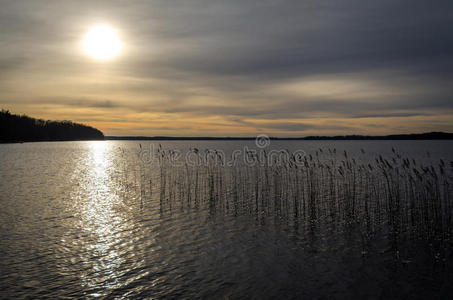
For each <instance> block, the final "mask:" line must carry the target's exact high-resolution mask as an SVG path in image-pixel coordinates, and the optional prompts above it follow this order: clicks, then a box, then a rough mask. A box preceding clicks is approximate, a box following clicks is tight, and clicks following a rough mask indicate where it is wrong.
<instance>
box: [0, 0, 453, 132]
mask: <svg viewBox="0 0 453 300" xmlns="http://www.w3.org/2000/svg"><path fill="white" fill-rule="evenodd" d="M281 2H282V3H280V2H278V1H274V2H268V1H263V2H261V3H257V2H250V1H229V2H226V1H223V2H222V1H202V0H188V1H185V2H183V1H175V2H174V3H169V2H168V1H163V0H160V1H147V2H143V1H130V2H128V4H127V5H126V4H125V2H122V1H96V2H95V3H92V4H91V5H90V4H89V3H91V2H89V1H77V2H74V1H66V0H63V1H56V0H49V1H39V0H38V1H33V2H30V1H23V0H19V1H5V3H4V4H3V3H2V4H3V6H2V10H1V12H0V107H1V108H4V109H9V110H10V111H11V112H12V113H19V114H23V113H25V114H28V115H30V116H32V117H38V118H44V119H57V120H63V119H67V120H72V121H75V122H81V123H85V124H88V125H92V126H94V127H96V128H99V129H100V130H102V131H103V132H104V134H106V135H149V136H154V135H170V136H252V135H255V134H259V133H266V134H268V135H273V136H306V135H337V134H369V135H375V134H393V133H409V132H427V131H450V132H451V131H453V102H452V101H451V97H452V94H453V91H452V89H451V87H450V82H451V77H452V70H453V69H452V68H450V67H451V64H452V61H453V60H452V59H451V56H452V55H453V54H452V53H453V51H451V50H452V49H453V38H452V36H451V34H449V32H448V30H447V27H448V25H451V17H449V16H448V15H445V13H444V9H445V8H444V9H442V8H440V7H434V6H433V7H423V6H417V5H415V6H414V5H413V6H411V8H410V9H409V10H407V9H406V10H404V9H403V8H405V7H404V6H400V5H395V4H392V2H390V1H383V2H382V3H381V4H380V5H379V6H372V5H371V4H370V3H368V2H367V3H368V4H367V5H365V4H363V2H360V1H350V3H349V2H348V3H347V4H345V5H344V6H342V7H337V6H335V5H334V4H329V3H323V4H320V3H315V2H313V1H300V2H294V1H281ZM283 2H284V3H283ZM350 7H354V8H355V10H349V8H350ZM406 8H407V7H406ZM345 12H347V14H346V15H345V14H344V13H345ZM389 12H392V13H391V14H390V13H389ZM418 16H423V17H421V18H417V17H418ZM382 18H386V22H385V24H386V25H385V26H384V25H382V24H381V23H380V22H378V21H380V20H382ZM434 32H435V33H436V35H431V34H430V33H434Z"/></svg>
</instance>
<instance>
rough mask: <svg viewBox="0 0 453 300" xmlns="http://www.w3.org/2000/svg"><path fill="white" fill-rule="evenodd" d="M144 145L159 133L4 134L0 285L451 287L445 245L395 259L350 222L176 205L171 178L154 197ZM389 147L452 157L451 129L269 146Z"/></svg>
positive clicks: (363, 290)
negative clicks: (168, 189)
mask: <svg viewBox="0 0 453 300" xmlns="http://www.w3.org/2000/svg"><path fill="white" fill-rule="evenodd" d="M139 144H141V147H142V153H143V150H144V149H146V150H149V149H155V148H153V147H156V148H157V144H159V143H150V142H144V141H142V142H132V141H121V142H118V141H105V142H61V143H26V144H4V145H0V158H1V160H0V204H1V206H0V207H1V209H0V297H1V298H40V297H42V298H65V297H69V298H85V297H86V298H98V297H101V298H130V297H138V298H143V297H156V298H161V297H169V298H212V299H218V298H227V299H228V298H232V299H247V298H257V299H273V298H277V297H278V298H301V297H305V298H307V299H350V298H351V297H355V298H360V299H379V298H382V299H390V298H419V299H423V298H426V297H430V298H432V299H436V298H439V299H442V298H444V297H445V295H449V294H447V293H449V291H450V283H451V282H452V278H453V277H452V274H451V272H450V270H451V269H450V268H449V265H450V264H449V260H448V258H443V259H442V260H436V259H432V258H431V257H430V256H425V255H418V254H413V255H412V256H411V257H404V258H401V259H395V253H392V252H391V251H389V250H388V249H389V241H388V239H387V238H386V233H385V232H384V233H383V234H381V235H376V236H374V237H373V238H372V239H371V240H370V247H369V248H368V251H367V252H366V254H365V253H364V251H363V245H362V243H361V240H360V235H359V234H358V232H357V230H355V229H354V227H352V228H351V230H347V231H345V230H343V229H341V228H337V227H335V226H334V225H329V224H328V223H327V225H326V226H313V227H310V226H308V225H307V226H306V225H304V224H298V225H297V226H295V224H294V222H293V221H289V220H288V218H287V217H286V216H285V215H284V214H282V215H274V214H267V215H265V216H262V217H260V218H257V217H256V216H255V215H254V214H250V213H245V211H240V212H239V213H231V211H232V210H231V208H230V209H229V210H228V209H222V210H220V209H217V210H214V211H213V210H212V207H211V208H210V207H209V206H208V205H203V203H200V204H199V205H190V206H188V205H181V203H182V202H181V201H179V200H180V199H177V198H178V197H182V196H181V194H180V193H177V192H176V191H175V193H173V194H171V195H172V196H171V197H173V198H171V197H170V200H169V199H164V201H162V198H161V195H160V191H159V187H158V186H159V182H160V176H161V173H160V171H159V170H160V169H159V167H158V166H157V165H156V163H155V162H154V161H153V162H150V161H146V164H145V163H144V161H143V157H141V160H140V159H139V158H140V157H139V155H138V153H139V150H140V145H139ZM160 144H162V147H163V148H164V149H180V150H182V153H186V152H185V151H187V150H188V149H190V148H193V147H197V148H199V149H200V150H201V149H205V148H210V149H220V150H223V151H224V153H225V156H226V157H227V158H229V157H231V154H232V152H233V151H234V150H238V149H239V150H241V151H243V150H244V149H245V147H247V149H248V150H250V149H257V147H256V145H255V143H254V142H253V141H241V142H237V141H209V142H205V141H190V142H184V141H177V142H174V141H167V142H160ZM151 145H154V146H151ZM392 147H394V148H396V149H398V151H399V152H401V153H403V154H404V155H407V156H408V157H411V158H415V159H416V161H417V162H420V163H426V164H427V163H433V164H434V163H437V162H438V160H439V159H440V158H443V159H444V160H445V161H446V162H447V163H449V162H450V161H452V160H453V154H452V153H453V142H451V141H272V143H271V145H270V146H269V147H267V148H266V149H267V150H271V149H288V150H289V151H290V152H294V151H296V150H303V151H304V152H305V153H306V154H307V155H309V154H312V155H315V152H316V151H317V149H319V148H323V149H327V148H331V149H333V148H336V150H337V151H338V152H339V153H342V152H343V151H344V150H346V151H348V153H349V155H350V156H353V157H356V158H357V160H361V161H367V160H370V161H371V160H373V159H374V157H375V156H376V155H379V154H382V155H383V156H389V155H391V153H392ZM361 149H363V150H364V151H365V154H363V153H361ZM258 150H259V149H258ZM175 176H176V175H175ZM225 195H226V196H225V197H231V194H229V193H228V192H225ZM172 199H173V200H172ZM422 247H423V246H421V248H422Z"/></svg>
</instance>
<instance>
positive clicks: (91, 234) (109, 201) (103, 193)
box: [75, 141, 124, 288]
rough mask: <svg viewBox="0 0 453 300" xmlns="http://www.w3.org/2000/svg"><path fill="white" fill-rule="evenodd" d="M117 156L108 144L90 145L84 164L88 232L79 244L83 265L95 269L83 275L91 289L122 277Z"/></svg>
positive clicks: (82, 203)
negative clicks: (114, 178) (115, 162)
mask: <svg viewBox="0 0 453 300" xmlns="http://www.w3.org/2000/svg"><path fill="white" fill-rule="evenodd" d="M112 159H113V153H112V147H111V145H110V144H109V143H108V142H106V141H96V142H88V144H87V155H86V157H85V158H84V160H83V162H82V165H81V166H80V167H81V168H83V171H84V176H83V179H82V182H80V186H79V190H78V192H77V204H78V205H79V207H80V213H81V218H80V223H81V224H80V226H81V227H82V228H81V229H82V230H83V231H84V232H85V233H86V235H84V236H83V237H81V238H80V239H77V240H76V241H75V242H76V243H78V247H79V248H80V252H79V253H80V255H81V257H80V258H81V263H82V264H84V265H88V266H91V268H87V269H86V271H85V272H83V274H82V275H81V279H82V281H83V282H84V283H85V284H86V285H87V286H89V287H99V286H102V287H104V288H106V287H111V286H112V285H115V284H116V283H117V279H118V278H120V276H121V275H122V274H121V271H120V269H121V264H123V263H124V259H123V258H122V257H121V256H120V254H119V252H118V244H119V240H120V238H121V236H120V235H121V232H122V231H124V228H123V224H124V220H123V216H122V214H121V212H120V209H119V208H120V206H121V203H120V199H119V197H118V195H117V193H116V192H115V186H114V185H115V181H114V180H112V177H111V172H112V170H113V167H114V166H113V161H112Z"/></svg>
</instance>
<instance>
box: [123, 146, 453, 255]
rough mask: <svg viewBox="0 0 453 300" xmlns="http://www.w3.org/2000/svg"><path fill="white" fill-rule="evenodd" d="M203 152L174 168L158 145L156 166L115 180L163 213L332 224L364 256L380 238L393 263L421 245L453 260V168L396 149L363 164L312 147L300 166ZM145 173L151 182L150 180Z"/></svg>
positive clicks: (304, 226)
mask: <svg viewBox="0 0 453 300" xmlns="http://www.w3.org/2000/svg"><path fill="white" fill-rule="evenodd" d="M122 151H124V150H122ZM206 151H211V152H212V153H214V155H208V156H206V155H203V154H205V153H203V151H199V150H198V149H197V151H196V153H197V155H198V160H199V162H200V163H199V164H195V165H192V164H188V163H187V162H186V163H183V164H181V165H175V163H174V161H173V159H172V152H173V150H164V149H162V147H160V146H159V148H158V151H157V156H158V165H152V166H147V165H145V164H140V163H138V164H137V167H136V168H134V172H135V174H136V175H132V176H131V175H130V176H129V179H127V180H126V181H124V180H125V178H126V177H127V175H122V177H121V178H122V180H123V182H127V185H128V186H129V187H131V186H133V187H135V188H136V189H138V190H139V191H140V192H139V194H140V197H141V200H140V201H141V202H142V204H143V203H146V201H149V200H150V199H158V200H159V203H160V209H161V210H162V211H168V212H171V211H172V210H175V209H179V210H182V211H184V210H188V209H206V210H208V211H209V213H211V214H228V215H234V216H239V215H249V216H252V217H253V218H255V219H256V220H257V221H263V222H264V221H265V219H267V218H278V219H280V220H284V221H285V222H286V223H287V224H292V226H294V227H297V230H298V231H299V232H303V230H306V231H307V232H313V228H316V227H318V228H319V227H323V226H326V227H332V226H333V227H335V228H342V230H343V231H345V232H346V231H349V232H356V233H357V235H358V239H359V240H360V243H361V247H362V253H363V254H366V253H367V252H368V250H369V247H370V244H371V242H372V240H373V238H374V237H375V236H376V235H378V234H379V235H381V236H385V237H386V238H387V239H388V242H389V245H390V249H388V251H391V252H392V253H393V255H394V256H395V258H398V259H399V258H400V256H401V257H402V253H404V252H408V251H409V250H410V249H416V248H417V249H418V248H420V247H425V248H426V249H427V251H428V252H430V253H431V254H432V258H433V259H435V260H436V261H440V260H443V261H445V260H446V259H447V258H448V257H450V256H451V250H450V249H452V246H453V244H452V239H451V237H452V233H453V207H452V205H453V203H452V196H453V195H452V179H453V176H452V174H453V162H450V163H449V164H447V163H446V162H445V161H444V160H442V159H441V160H439V161H438V163H436V164H429V165H423V164H420V163H418V162H417V161H415V160H414V159H410V158H409V157H405V156H404V155H402V154H400V153H398V152H397V151H396V150H395V149H392V155H391V156H390V157H386V158H384V157H383V156H382V155H379V156H377V157H376V158H375V159H374V160H373V161H371V162H370V159H369V157H367V158H365V157H363V159H362V157H361V155H363V156H365V151H364V150H363V149H362V150H361V152H362V153H361V155H355V156H351V155H350V154H349V153H348V152H346V151H344V152H343V153H339V151H337V150H336V149H318V150H317V151H316V152H315V153H313V154H309V155H307V156H305V157H303V159H302V160H300V159H296V157H294V156H292V157H289V158H288V159H286V160H277V158H274V159H269V157H268V156H267V154H265V156H261V157H260V156H257V155H256V154H254V153H247V155H249V156H250V157H249V158H250V159H252V158H253V159H254V160H255V162H256V163H254V164H245V163H243V162H239V161H238V162H235V163H234V164H232V165H228V164H224V163H222V160H221V159H219V157H218V155H220V154H219V153H217V154H216V151H215V150H206ZM216 155H217V156H216ZM206 158H208V159H206ZM263 158H264V159H263ZM125 168H128V167H127V166H125ZM150 168H151V169H153V170H154V171H156V170H157V173H158V176H157V178H150V177H149V176H150V175H149V174H150V173H149V172H148V171H149V169H150ZM124 172H125V173H128V172H130V170H124ZM125 176H126V177H125ZM156 197H157V198H156ZM411 247H412V248H411ZM401 259H402V258H401ZM403 261H404V260H403Z"/></svg>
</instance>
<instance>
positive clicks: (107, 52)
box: [82, 25, 123, 60]
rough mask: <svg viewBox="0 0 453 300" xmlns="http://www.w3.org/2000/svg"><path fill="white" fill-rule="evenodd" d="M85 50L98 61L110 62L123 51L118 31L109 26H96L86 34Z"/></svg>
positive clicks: (83, 44)
mask: <svg viewBox="0 0 453 300" xmlns="http://www.w3.org/2000/svg"><path fill="white" fill-rule="evenodd" d="M82 46H83V50H84V51H85V53H87V54H88V55H89V56H91V57H92V58H94V59H97V60H109V59H111V58H114V57H116V56H118V54H120V52H121V50H122V49H123V44H122V43H121V40H120V38H119V37H118V34H117V33H116V30H115V29H114V28H112V27H110V26H108V25H96V26H93V27H92V28H90V30H89V31H88V32H87V33H86V34H85V37H84V39H83V42H82Z"/></svg>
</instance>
